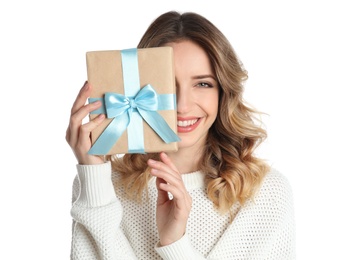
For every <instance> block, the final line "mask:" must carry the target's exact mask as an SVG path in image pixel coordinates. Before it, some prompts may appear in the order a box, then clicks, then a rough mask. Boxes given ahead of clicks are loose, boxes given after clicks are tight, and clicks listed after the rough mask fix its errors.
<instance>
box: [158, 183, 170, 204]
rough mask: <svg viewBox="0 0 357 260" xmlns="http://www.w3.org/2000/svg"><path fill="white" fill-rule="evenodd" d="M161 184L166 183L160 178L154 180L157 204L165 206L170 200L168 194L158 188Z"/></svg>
mask: <svg viewBox="0 0 357 260" xmlns="http://www.w3.org/2000/svg"><path fill="white" fill-rule="evenodd" d="M162 183H166V182H165V181H164V180H163V179H161V178H156V188H157V192H158V194H157V204H158V205H162V204H165V202H166V201H168V200H169V199H170V198H169V194H168V193H167V192H166V191H165V190H163V189H161V188H160V185H161V184H162Z"/></svg>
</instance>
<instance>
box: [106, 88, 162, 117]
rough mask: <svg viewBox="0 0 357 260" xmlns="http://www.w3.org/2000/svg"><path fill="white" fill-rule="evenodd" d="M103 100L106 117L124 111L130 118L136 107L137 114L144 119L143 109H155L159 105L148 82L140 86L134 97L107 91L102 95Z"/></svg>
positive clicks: (114, 115) (118, 114)
mask: <svg viewBox="0 0 357 260" xmlns="http://www.w3.org/2000/svg"><path fill="white" fill-rule="evenodd" d="M104 101H105V108H106V111H107V117H108V118H114V117H116V116H120V115H121V114H122V113H124V112H128V113H129V118H130V116H131V114H132V111H133V110H135V109H137V111H138V112H139V114H140V115H141V116H142V117H143V118H144V119H145V112H144V111H157V110H158V107H159V105H158V96H157V94H156V92H155V90H154V89H153V88H152V86H151V85H149V84H148V85H146V86H145V87H144V88H142V89H141V90H140V91H139V93H138V94H137V95H136V96H135V97H134V98H131V97H127V96H125V95H122V94H118V93H113V92H107V93H105V95H104ZM145 121H146V120H145Z"/></svg>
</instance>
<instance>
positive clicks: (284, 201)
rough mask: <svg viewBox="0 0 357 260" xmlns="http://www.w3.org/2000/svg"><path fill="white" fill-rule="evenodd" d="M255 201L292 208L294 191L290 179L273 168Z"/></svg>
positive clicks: (265, 178) (264, 180)
mask: <svg viewBox="0 0 357 260" xmlns="http://www.w3.org/2000/svg"><path fill="white" fill-rule="evenodd" d="M254 200H258V201H260V202H261V203H266V204H269V205H274V206H279V207H282V208H292V207H293V190H292V187H291V184H290V182H289V180H288V178H287V177H286V176H285V175H283V174H282V173H281V172H280V171H278V170H277V169H275V168H272V169H271V170H270V171H269V172H268V173H267V174H266V176H265V177H264V179H263V182H262V184H261V187H260V189H259V190H258V192H257V194H256V197H255V199H254Z"/></svg>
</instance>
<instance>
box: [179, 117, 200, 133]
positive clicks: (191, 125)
mask: <svg viewBox="0 0 357 260" xmlns="http://www.w3.org/2000/svg"><path fill="white" fill-rule="evenodd" d="M200 121H201V119H200V118H178V119H177V131H178V132H179V133H187V132H191V131H193V130H194V129H195V128H196V127H197V126H198V125H199V123H200Z"/></svg>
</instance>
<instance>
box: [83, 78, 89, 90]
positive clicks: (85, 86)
mask: <svg viewBox="0 0 357 260" xmlns="http://www.w3.org/2000/svg"><path fill="white" fill-rule="evenodd" d="M87 83H88V81H87V80H86V81H85V82H84V84H83V86H82V89H83V90H86V89H88V84H87Z"/></svg>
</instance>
